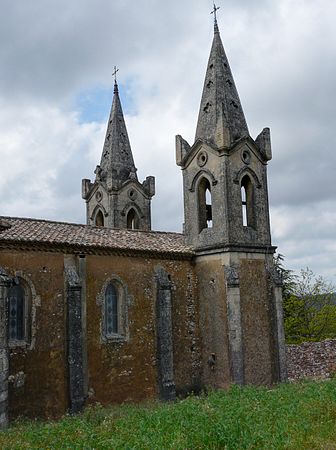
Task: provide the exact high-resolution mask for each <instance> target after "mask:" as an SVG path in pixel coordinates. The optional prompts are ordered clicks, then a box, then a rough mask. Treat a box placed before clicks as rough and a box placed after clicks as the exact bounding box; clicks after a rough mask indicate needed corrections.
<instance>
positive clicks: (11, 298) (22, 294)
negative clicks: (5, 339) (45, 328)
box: [8, 278, 31, 343]
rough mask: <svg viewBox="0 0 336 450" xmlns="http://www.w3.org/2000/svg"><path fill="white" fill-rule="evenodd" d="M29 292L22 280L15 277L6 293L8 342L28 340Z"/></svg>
mask: <svg viewBox="0 0 336 450" xmlns="http://www.w3.org/2000/svg"><path fill="white" fill-rule="evenodd" d="M30 303H31V293H30V289H29V287H28V286H27V285H26V283H24V281H22V280H20V279H19V278H15V284H14V286H12V287H11V288H10V289H9V293H8V334H9V342H10V343H13V342H28V341H29V339H30V335H29V313H30Z"/></svg>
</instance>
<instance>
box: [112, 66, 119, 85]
mask: <svg viewBox="0 0 336 450" xmlns="http://www.w3.org/2000/svg"><path fill="white" fill-rule="evenodd" d="M117 72H119V69H117V66H114V71H113V73H112V76H113V77H114V83H115V84H117Z"/></svg>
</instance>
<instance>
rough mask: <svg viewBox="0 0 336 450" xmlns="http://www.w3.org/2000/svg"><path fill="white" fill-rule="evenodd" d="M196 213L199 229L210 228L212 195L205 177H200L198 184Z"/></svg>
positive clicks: (211, 224)
mask: <svg viewBox="0 0 336 450" xmlns="http://www.w3.org/2000/svg"><path fill="white" fill-rule="evenodd" d="M198 215H199V231H202V230H203V229H204V228H212V226H213V222H212V195H211V186H210V182H209V180H208V179H207V178H202V180H201V181H200V183H199V185H198Z"/></svg>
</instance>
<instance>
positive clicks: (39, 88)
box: [0, 0, 336, 282]
mask: <svg viewBox="0 0 336 450" xmlns="http://www.w3.org/2000/svg"><path fill="white" fill-rule="evenodd" d="M217 3H218V6H220V10H219V12H218V22H219V27H220V32H221V36H222V40H223V43H224V47H225V48H226V52H227V54H228V57H229V60H230V64H231V69H232V71H233V73H234V77H235V80H236V84H237V87H238V91H239V94H240V98H241V101H242V104H243V107H244V111H245V115H246V119H247V122H248V124H249V129H250V133H251V135H252V137H256V136H257V135H258V134H259V132H260V131H261V130H262V129H263V128H264V127H266V126H269V127H270V128H271V133H272V144H273V160H272V161H271V162H270V164H269V191H270V204H271V221H272V237H273V244H274V245H277V246H278V247H279V252H280V253H282V254H284V255H285V257H286V265H287V266H288V268H292V269H295V270H298V269H300V268H301V267H306V266H309V267H311V268H312V269H313V270H314V271H315V272H317V273H318V274H322V275H324V276H326V277H327V278H329V279H330V280H333V281H334V282H336V137H335V136H336V133H335V128H336V127H335V117H336V87H335V79H336V27H335V19H336V2H335V0H277V1H274V0H258V1H256V0H225V1H224V0H218V2H217ZM0 6H1V18H0V155H1V159H0V161H1V162H0V173H1V175H0V192H1V195H0V214H1V215H11V216H19V217H35V218H48V219H53V220H62V221H70V222H84V221H85V206H84V201H83V200H82V199H81V179H82V178H91V179H92V178H93V177H94V174H93V171H94V169H95V166H96V165H97V164H98V163H99V160H100V155H101V150H102V146H103V141H104V135H105V129H106V121H107V117H108V114H109V110H110V106H111V99H112V89H113V79H112V76H111V73H112V71H113V66H114V65H117V66H118V67H119V68H120V71H119V72H118V81H119V87H120V92H121V100H122V103H123V108H124V113H125V117H126V122H127V127H128V132H129V136H130V140H131V145H132V149H133V154H134V158H135V162H136V166H137V167H138V175H139V178H140V180H141V181H142V180H143V179H144V178H145V177H146V176H148V175H154V176H155V177H156V188H157V194H156V196H155V198H154V200H153V228H154V229H158V230H174V231H180V230H181V226H182V222H183V210H182V177H181V173H180V169H179V168H178V167H177V166H176V165H175V144H174V141H175V135H176V134H182V136H183V137H184V138H185V139H187V140H188V141H189V142H190V143H193V141H194V133H195V128H196V120H197V115H198V108H199V101H200V96H201V91H202V87H203V79H204V75H205V68H206V64H207V59H208V55H209V51H210V46H211V41H212V35H213V23H212V16H210V11H211V8H212V2H211V0H182V1H181V0H170V1H169V2H166V1H163V0H160V1H159V0H156V1H154V0H138V1H136V2H134V1H130V0H71V1H69V0H57V1H55V0H30V1H27V0H15V1H13V0H0Z"/></svg>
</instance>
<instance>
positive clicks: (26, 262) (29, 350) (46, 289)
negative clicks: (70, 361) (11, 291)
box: [0, 250, 68, 420]
mask: <svg viewBox="0 0 336 450" xmlns="http://www.w3.org/2000/svg"><path fill="white" fill-rule="evenodd" d="M0 265H1V266H2V267H4V268H5V269H6V271H7V272H8V274H9V275H10V276H21V277H24V278H25V280H27V281H29V283H31V284H32V286H33V287H34V289H36V294H37V296H36V298H34V296H33V298H32V301H33V302H36V301H37V302H38V304H37V305H36V304H34V305H32V316H31V317H30V323H32V330H31V339H30V342H29V343H28V344H23V345H22V346H21V345H16V346H11V344H9V383H8V385H9V417H10V420H11V419H13V418H16V417H18V416H28V417H43V418H48V417H51V418H57V417H59V416H61V415H62V414H64V412H65V411H66V409H67V408H68V393H67V392H68V389H67V383H66V373H65V371H66V367H67V360H66V353H65V305H64V280H63V255H62V254H57V253H47V252H45V253H44V252H30V253H29V252H23V251H21V252H18V251H14V250H13V251H1V253H0Z"/></svg>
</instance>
